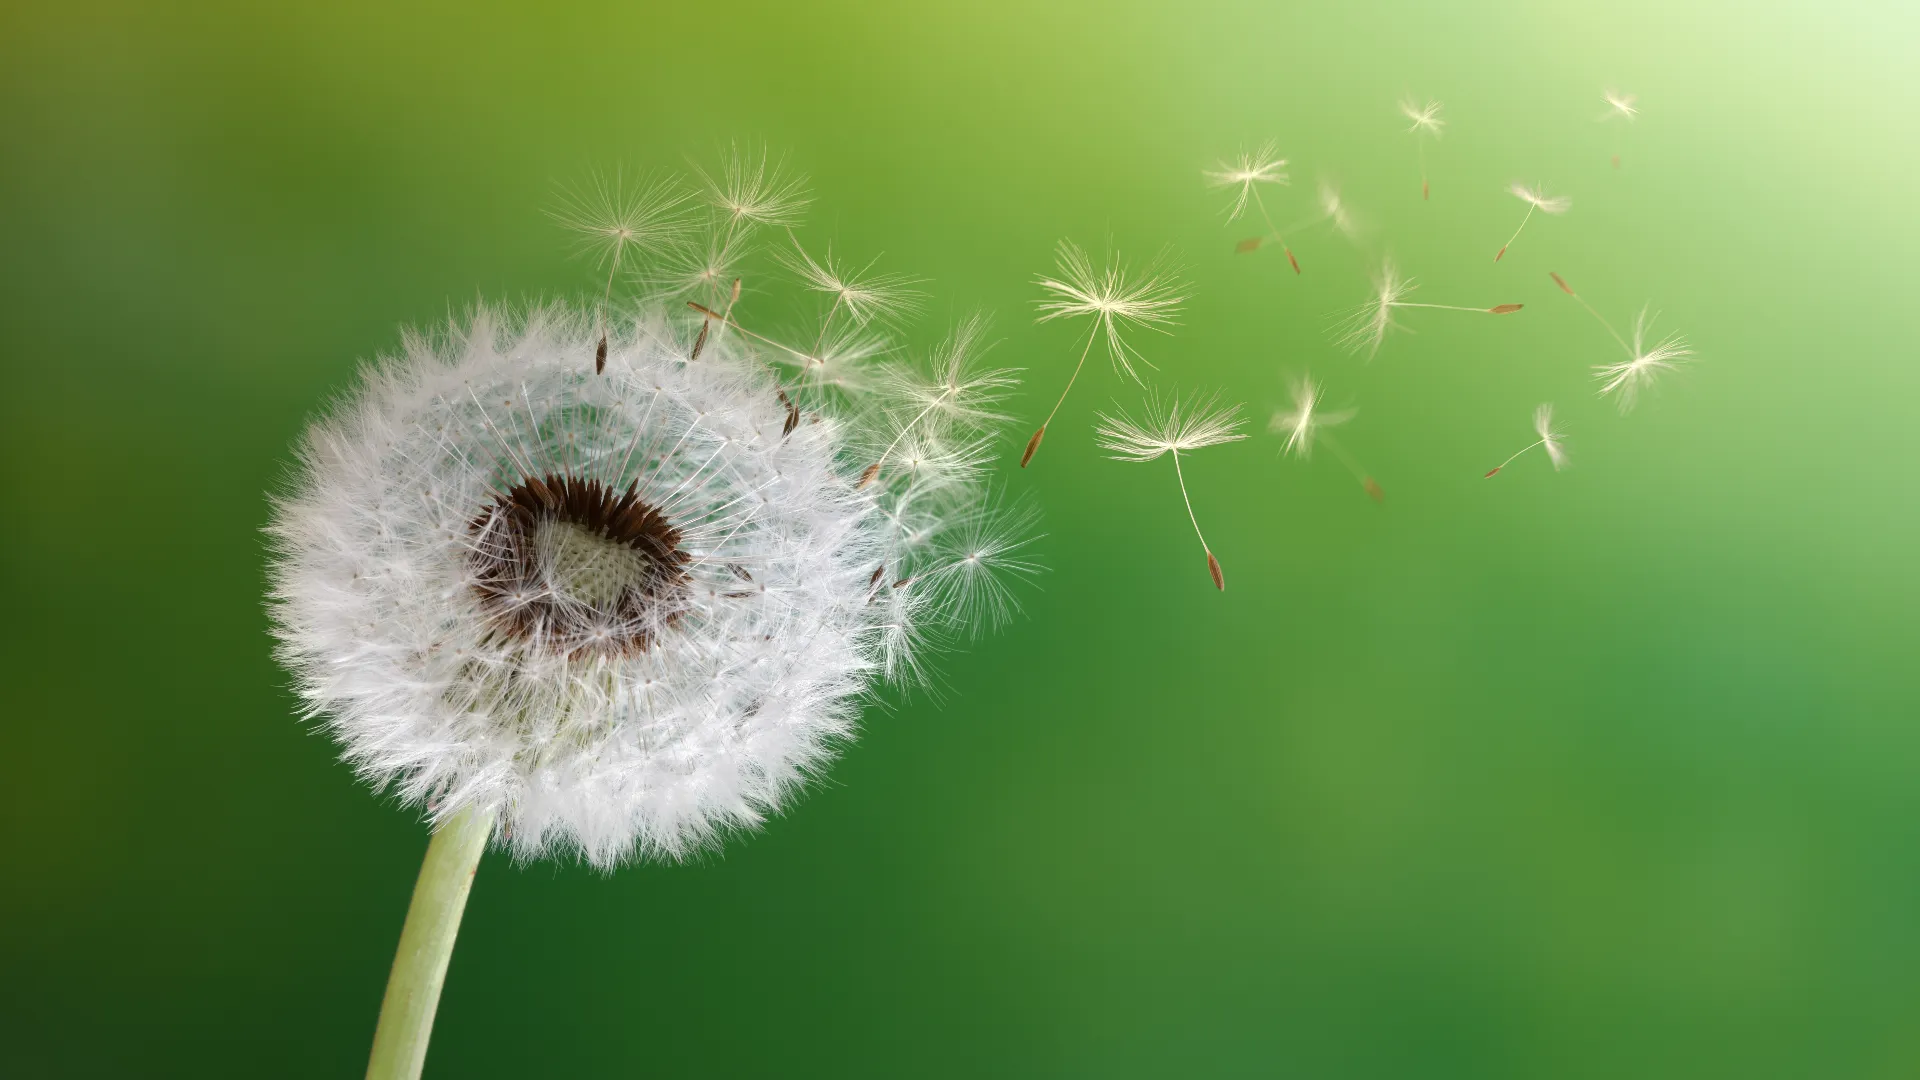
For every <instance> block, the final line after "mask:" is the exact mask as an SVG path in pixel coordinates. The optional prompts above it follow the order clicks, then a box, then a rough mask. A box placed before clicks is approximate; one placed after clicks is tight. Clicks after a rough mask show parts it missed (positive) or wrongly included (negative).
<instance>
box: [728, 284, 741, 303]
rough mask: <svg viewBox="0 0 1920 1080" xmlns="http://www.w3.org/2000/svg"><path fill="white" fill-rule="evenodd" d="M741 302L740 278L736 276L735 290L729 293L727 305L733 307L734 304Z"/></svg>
mask: <svg viewBox="0 0 1920 1080" xmlns="http://www.w3.org/2000/svg"><path fill="white" fill-rule="evenodd" d="M739 302H740V279H739V278H734V279H733V291H732V292H731V293H728V294H727V306H728V307H732V306H733V305H735V304H737V303H739Z"/></svg>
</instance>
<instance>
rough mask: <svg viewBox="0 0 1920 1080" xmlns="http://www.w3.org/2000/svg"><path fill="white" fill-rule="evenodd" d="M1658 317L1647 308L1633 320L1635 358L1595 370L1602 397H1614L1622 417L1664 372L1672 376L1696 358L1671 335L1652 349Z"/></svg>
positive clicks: (1601, 365)
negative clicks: (1670, 372)
mask: <svg viewBox="0 0 1920 1080" xmlns="http://www.w3.org/2000/svg"><path fill="white" fill-rule="evenodd" d="M1654 318H1655V316H1653V315H1651V314H1649V313H1648V311H1647V309H1646V308H1641V309H1640V314H1638V315H1636V316H1635V317H1634V320H1633V335H1632V346H1631V349H1630V350H1629V351H1630V352H1631V353H1632V356H1630V357H1629V358H1627V359H1626V360H1622V361H1620V362H1618V363H1613V364H1599V365H1596V366H1595V367H1594V377H1595V378H1597V379H1599V380H1600V383H1601V385H1600V396H1601V397H1606V396H1608V395H1613V396H1614V397H1616V398H1617V399H1618V400H1619V402H1620V411H1621V412H1622V413H1627V412H1631V411H1632V410H1633V407H1634V405H1635V404H1636V403H1637V402H1638V401H1639V398H1640V393H1641V391H1643V390H1645V389H1646V388H1647V387H1649V386H1651V385H1652V384H1653V381H1654V380H1655V379H1657V378H1659V377H1660V375H1662V374H1663V373H1665V372H1669V371H1672V370H1674V369H1675V368H1677V367H1679V366H1680V365H1681V364H1684V363H1686V362H1687V361H1688V360H1691V359H1692V358H1693V355H1694V352H1693V349H1692V348H1691V347H1690V346H1688V344H1687V342H1686V339H1685V338H1683V337H1681V336H1680V335H1679V334H1669V335H1667V336H1666V337H1664V338H1661V339H1660V340H1659V341H1658V342H1656V343H1654V344H1653V345H1648V344H1647V341H1648V340H1649V338H1650V337H1651V336H1652V329H1653V320H1654Z"/></svg>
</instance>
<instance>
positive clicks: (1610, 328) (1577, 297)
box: [1570, 293, 1633, 357]
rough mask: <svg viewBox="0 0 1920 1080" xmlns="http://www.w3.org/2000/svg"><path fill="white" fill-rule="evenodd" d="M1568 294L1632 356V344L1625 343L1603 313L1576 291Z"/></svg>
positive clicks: (1624, 339)
mask: <svg viewBox="0 0 1920 1080" xmlns="http://www.w3.org/2000/svg"><path fill="white" fill-rule="evenodd" d="M1570 295H1572V296H1573V298H1574V299H1575V300H1578V301H1580V306H1581V307H1583V308H1586V309H1587V314H1589V315H1592V316H1593V317H1594V318H1596V319H1598V320H1600V325H1601V326H1604V327H1606V328H1607V333H1609V334H1612V335H1613V340H1614V341H1616V342H1619V343H1620V347H1621V348H1622V349H1624V350H1626V353H1627V356H1629V357H1631V356H1633V346H1631V345H1629V344H1627V339H1626V338H1623V337H1621V336H1620V331H1618V330H1615V329H1614V328H1613V324H1612V323H1610V322H1608V321H1607V317H1606V316H1605V315H1602V314H1600V312H1599V311H1598V310H1597V309H1596V308H1595V307H1594V306H1593V305H1592V304H1589V303H1587V298H1586V297H1584V296H1581V295H1580V294H1578V293H1572V294H1570Z"/></svg>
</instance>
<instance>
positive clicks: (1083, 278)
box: [1036, 240, 1187, 381]
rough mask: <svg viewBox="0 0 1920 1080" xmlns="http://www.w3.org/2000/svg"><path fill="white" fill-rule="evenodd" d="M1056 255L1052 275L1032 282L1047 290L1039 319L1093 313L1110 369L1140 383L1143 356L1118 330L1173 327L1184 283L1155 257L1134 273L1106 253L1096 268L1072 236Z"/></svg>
mask: <svg viewBox="0 0 1920 1080" xmlns="http://www.w3.org/2000/svg"><path fill="white" fill-rule="evenodd" d="M1055 255H1056V263H1057V269H1056V270H1055V275H1056V276H1053V277H1041V278H1039V279H1037V281H1036V283H1037V284H1038V285H1039V286H1040V288H1041V289H1043V290H1044V291H1045V292H1046V293H1047V294H1048V296H1047V298H1046V299H1043V300H1041V301H1040V302H1039V304H1038V305H1037V306H1038V307H1039V310H1040V318H1039V321H1040V322H1048V321H1050V320H1053V319H1070V318H1077V317H1079V316H1082V315H1091V316H1093V318H1094V319H1095V321H1096V322H1097V324H1098V330H1097V332H1099V333H1101V334H1103V335H1104V336H1105V338H1106V345H1107V355H1108V357H1109V358H1110V359H1111V360H1112V361H1113V365H1114V367H1116V368H1118V369H1119V370H1120V371H1122V372H1124V373H1125V374H1126V375H1128V376H1130V377H1132V378H1133V379H1135V380H1136V381H1138V380H1139V378H1140V374H1139V371H1138V370H1137V369H1136V368H1135V367H1134V363H1135V361H1140V362H1145V358H1144V357H1142V356H1140V355H1139V353H1137V352H1135V351H1134V349H1133V347H1132V346H1131V345H1129V344H1128V343H1127V341H1126V338H1125V337H1124V336H1123V333H1122V332H1123V331H1124V330H1126V329H1128V328H1130V327H1145V328H1148V329H1155V330H1164V329H1165V328H1166V327H1167V326H1170V325H1172V324H1173V322H1174V319H1175V316H1177V315H1178V314H1179V313H1180V307H1181V305H1182V304H1184V303H1186V300H1187V292H1186V286H1185V285H1184V284H1183V283H1182V282H1181V281H1180V279H1179V277H1178V275H1176V274H1175V273H1174V272H1173V271H1172V270H1171V269H1168V268H1166V267H1164V266H1163V265H1162V264H1161V263H1160V262H1159V261H1156V262H1155V263H1153V264H1151V265H1149V266H1148V267H1147V268H1146V269H1145V270H1142V271H1139V272H1132V271H1129V270H1128V269H1127V267H1126V265H1125V264H1124V263H1122V262H1121V261H1120V257H1119V256H1118V255H1110V256H1109V257H1108V258H1107V261H1106V262H1105V263H1103V264H1101V265H1098V266H1096V265H1095V264H1094V261H1093V259H1092V258H1091V257H1089V256H1088V255H1087V253H1086V251H1085V250H1083V249H1082V248H1081V247H1080V246H1079V245H1078V244H1075V243H1074V242H1073V241H1071V240H1062V241H1060V246H1059V247H1058V249H1057V250H1056V252H1055Z"/></svg>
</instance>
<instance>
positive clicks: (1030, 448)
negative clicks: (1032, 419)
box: [1020, 424, 1047, 469]
mask: <svg viewBox="0 0 1920 1080" xmlns="http://www.w3.org/2000/svg"><path fill="white" fill-rule="evenodd" d="M1046 434H1047V425H1045V424H1041V425H1040V430H1039V431H1036V432H1034V433H1033V438H1031V439H1028V440H1027V452H1026V453H1024V454H1021V455H1020V467H1021V468H1023V469H1024V468H1026V467H1027V462H1029V461H1032V460H1033V452H1034V451H1035V450H1038V449H1040V440H1041V439H1042V438H1044V437H1045V436H1046Z"/></svg>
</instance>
